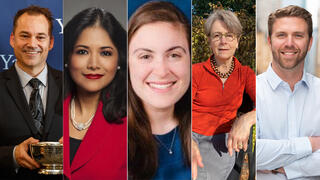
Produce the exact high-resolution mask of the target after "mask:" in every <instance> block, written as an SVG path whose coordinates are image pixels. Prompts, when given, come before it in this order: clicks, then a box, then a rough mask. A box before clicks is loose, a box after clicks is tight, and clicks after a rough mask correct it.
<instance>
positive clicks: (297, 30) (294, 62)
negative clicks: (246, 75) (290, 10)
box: [268, 17, 312, 70]
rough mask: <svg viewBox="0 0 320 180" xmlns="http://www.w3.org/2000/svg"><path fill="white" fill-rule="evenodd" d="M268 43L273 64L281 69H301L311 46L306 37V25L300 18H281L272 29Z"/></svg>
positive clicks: (307, 36)
mask: <svg viewBox="0 0 320 180" xmlns="http://www.w3.org/2000/svg"><path fill="white" fill-rule="evenodd" d="M268 42H269V45H270V47H271V51H272V55H273V61H272V62H273V63H275V64H276V65H277V66H278V67H280V68H282V69H287V70H290V69H294V68H296V67H300V69H303V65H304V58H305V57H306V54H307V52H308V50H310V48H311V45H312V37H309V35H308V25H307V23H306V22H305V20H303V19H302V18H298V17H283V18H279V19H277V20H276V21H275V22H274V24H273V27H272V34H271V37H268Z"/></svg>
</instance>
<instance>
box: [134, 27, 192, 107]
mask: <svg viewBox="0 0 320 180" xmlns="http://www.w3.org/2000/svg"><path fill="white" fill-rule="evenodd" d="M186 37H187V34H186V32H185V30H184V29H183V27H182V25H180V24H172V23H167V22H155V23H150V24H146V25H143V26H142V27H140V28H139V29H138V31H137V32H136V33H135V34H134V35H133V37H132V38H131V41H130V43H129V70H130V72H129V73H130V80H131V84H132V88H133V90H134V92H135V93H136V94H137V96H138V97H139V98H140V99H141V100H142V102H143V104H144V107H145V108H146V109H150V108H153V109H166V108H172V107H174V104H175V103H176V102H177V101H178V100H179V99H180V98H181V97H182V96H183V94H184V93H185V92H186V91H187V89H188V87H189V84H190V53H189V45H188V41H187V38H186Z"/></svg>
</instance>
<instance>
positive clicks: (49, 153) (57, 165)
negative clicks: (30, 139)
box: [29, 142, 63, 175]
mask: <svg viewBox="0 0 320 180" xmlns="http://www.w3.org/2000/svg"><path fill="white" fill-rule="evenodd" d="M29 147H30V153H31V157H32V158H33V159H34V160H35V161H37V162H38V163H39V164H40V165H41V168H40V169H39V171H38V173H39V174H47V175H49V174H50V175H52V174H63V145H62V144H60V143H59V142H39V143H37V144H30V146H29Z"/></svg>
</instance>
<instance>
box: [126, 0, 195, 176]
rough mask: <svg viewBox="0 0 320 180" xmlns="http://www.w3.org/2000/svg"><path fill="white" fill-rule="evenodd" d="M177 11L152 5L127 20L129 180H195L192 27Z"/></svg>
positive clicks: (162, 3)
mask: <svg viewBox="0 0 320 180" xmlns="http://www.w3.org/2000/svg"><path fill="white" fill-rule="evenodd" d="M184 3H186V2H184ZM129 7H130V1H129ZM179 8H181V7H180V6H179V4H173V3H171V2H165V1H150V2H147V3H145V4H142V5H141V6H140V7H139V8H138V9H136V10H135V12H134V13H133V14H132V15H131V17H130V18H129V25H128V27H129V28H128V57H129V58H128V63H129V64H128V70H129V78H128V79H129V80H128V98H129V101H128V106H129V107H128V156H129V157H128V169H129V170H128V172H129V179H177V180H178V179H190V178H191V170H190V155H191V152H190V149H191V144H190V142H191V133H190V132H191V103H190V95H191V87H190V77H191V74H190V65H191V57H190V42H191V39H190V38H191V36H190V21H189V20H188V19H187V17H186V15H185V14H184V13H182V11H181V10H180V9H179Z"/></svg>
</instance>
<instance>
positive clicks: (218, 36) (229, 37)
mask: <svg viewBox="0 0 320 180" xmlns="http://www.w3.org/2000/svg"><path fill="white" fill-rule="evenodd" d="M223 36H224V38H225V40H226V41H228V42H231V41H233V40H234V38H236V35H235V34H234V33H230V32H228V33H221V32H215V33H213V34H211V35H210V38H211V40H212V41H219V40H221V39H222V37H223Z"/></svg>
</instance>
